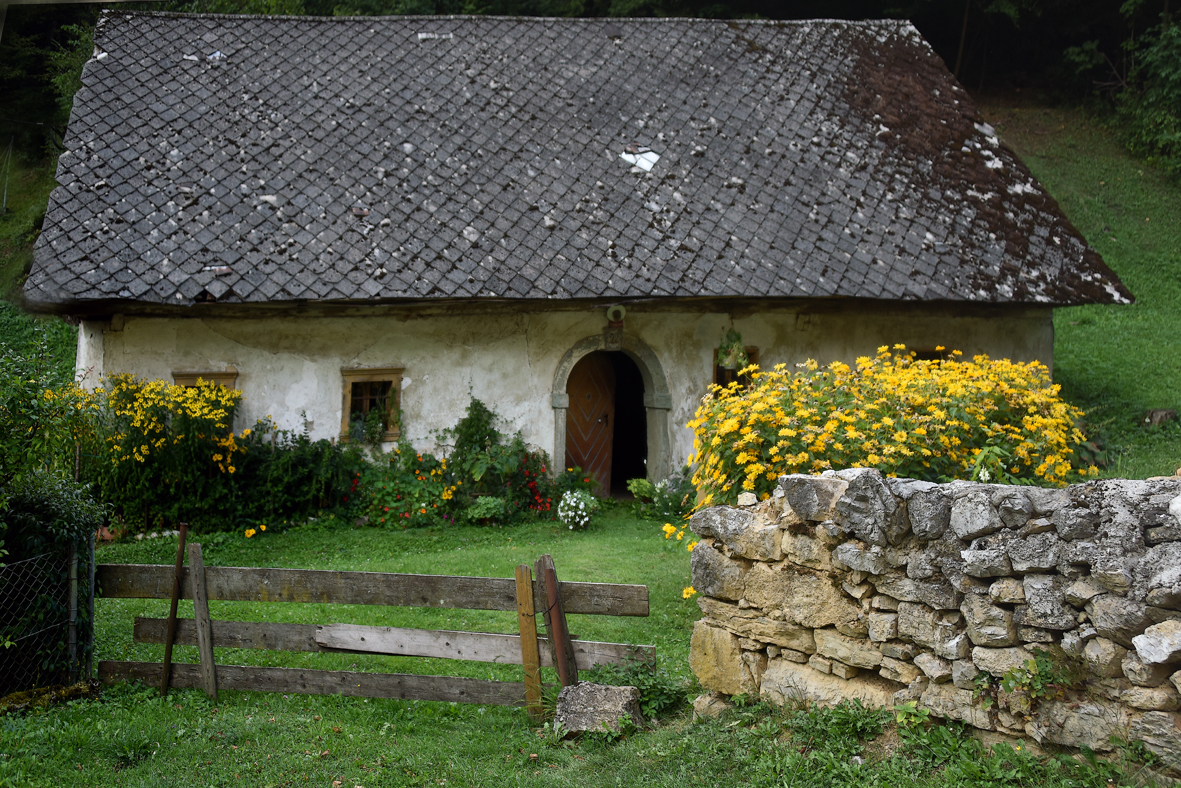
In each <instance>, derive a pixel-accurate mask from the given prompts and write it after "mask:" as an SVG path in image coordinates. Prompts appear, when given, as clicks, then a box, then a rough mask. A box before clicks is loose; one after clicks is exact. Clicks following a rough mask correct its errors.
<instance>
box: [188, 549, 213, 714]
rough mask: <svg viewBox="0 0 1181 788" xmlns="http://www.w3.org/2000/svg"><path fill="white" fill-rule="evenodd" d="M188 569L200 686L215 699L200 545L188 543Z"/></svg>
mask: <svg viewBox="0 0 1181 788" xmlns="http://www.w3.org/2000/svg"><path fill="white" fill-rule="evenodd" d="M189 569H191V570H192V575H191V577H192V579H193V618H194V622H193V624H194V627H195V628H196V630H197V653H199V654H200V655H201V686H203V687H204V688H205V694H206V695H208V696H209V697H210V698H211V699H212V700H213V701H215V702H216V701H217V672H216V670H215V668H216V664H215V663H214V661H213V634H212V633H211V632H210V631H209V598H208V597H207V596H206V593H205V560H204V559H203V558H202V557H201V545H200V544H198V543H197V542H193V543H192V544H190V545H189Z"/></svg>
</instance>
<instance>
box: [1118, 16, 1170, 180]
mask: <svg viewBox="0 0 1181 788" xmlns="http://www.w3.org/2000/svg"><path fill="white" fill-rule="evenodd" d="M1130 82H1131V85H1130V88H1129V89H1128V90H1126V91H1125V92H1124V93H1123V94H1122V95H1121V96H1120V117H1121V118H1122V119H1123V120H1124V122H1125V128H1126V133H1127V135H1128V143H1129V147H1130V148H1131V149H1132V152H1133V153H1135V154H1137V155H1139V156H1142V157H1143V158H1144V159H1145V160H1147V161H1148V162H1149V163H1150V164H1153V165H1155V166H1159V167H1160V168H1161V169H1163V170H1165V171H1167V172H1169V173H1171V174H1173V175H1181V26H1178V25H1177V24H1176V23H1170V22H1164V23H1162V24H1161V25H1160V26H1159V27H1157V28H1156V29H1155V30H1153V31H1151V32H1149V33H1148V35H1146V36H1145V37H1144V38H1143V39H1142V43H1141V46H1140V57H1139V64H1138V66H1137V68H1136V70H1135V71H1134V72H1133V74H1132V75H1131V80H1130Z"/></svg>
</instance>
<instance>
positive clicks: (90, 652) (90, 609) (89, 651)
mask: <svg viewBox="0 0 1181 788" xmlns="http://www.w3.org/2000/svg"><path fill="white" fill-rule="evenodd" d="M89 552H90V583H89V584H88V585H87V590H88V592H89V594H88V597H87V600H86V614H87V616H88V617H89V618H88V621H89V624H90V626H89V627H88V631H87V633H86V680H87V681H90V680H91V679H92V678H94V534H91V535H90V550H89Z"/></svg>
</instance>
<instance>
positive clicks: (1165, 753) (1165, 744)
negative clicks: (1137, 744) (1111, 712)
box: [1128, 711, 1181, 772]
mask: <svg viewBox="0 0 1181 788" xmlns="http://www.w3.org/2000/svg"><path fill="white" fill-rule="evenodd" d="M1128 736H1129V737H1130V738H1131V739H1132V740H1134V741H1142V742H1144V744H1145V746H1147V747H1148V749H1150V750H1152V751H1153V752H1154V753H1156V754H1157V755H1158V756H1160V759H1161V761H1162V763H1163V764H1164V765H1165V766H1167V767H1168V768H1170V769H1172V770H1173V771H1174V772H1181V714H1176V713H1170V712H1166V711H1149V712H1146V713H1144V714H1142V715H1140V718H1139V719H1137V720H1135V721H1133V722H1132V726H1131V728H1130V729H1129V731H1128Z"/></svg>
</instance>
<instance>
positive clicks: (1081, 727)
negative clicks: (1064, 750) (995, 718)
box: [1025, 699, 1130, 752]
mask: <svg viewBox="0 0 1181 788" xmlns="http://www.w3.org/2000/svg"><path fill="white" fill-rule="evenodd" d="M1129 722H1130V718H1129V715H1128V712H1127V710H1126V709H1124V708H1122V707H1121V706H1120V705H1119V704H1118V703H1112V702H1108V701H1104V700H1099V699H1088V700H1085V701H1083V702H1071V701H1042V702H1040V703H1039V704H1038V709H1037V716H1036V717H1035V718H1034V719H1033V720H1031V721H1030V722H1029V723H1027V724H1026V725H1025V732H1026V733H1027V734H1028V735H1029V736H1031V737H1033V739H1034V741H1036V742H1037V743H1038V744H1045V743H1047V742H1049V743H1051V744H1062V745H1065V746H1067V747H1090V748H1091V749H1092V750H1095V751H1097V752H1110V751H1111V749H1112V746H1113V745H1112V744H1111V738H1112V737H1113V736H1123V735H1125V732H1126V731H1127V729H1128V723H1129Z"/></svg>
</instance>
